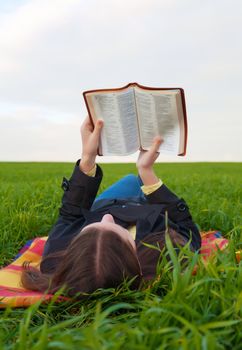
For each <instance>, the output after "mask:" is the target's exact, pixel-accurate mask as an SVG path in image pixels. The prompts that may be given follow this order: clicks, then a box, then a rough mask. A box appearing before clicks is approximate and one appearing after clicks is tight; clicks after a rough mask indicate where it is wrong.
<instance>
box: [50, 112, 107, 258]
mask: <svg viewBox="0 0 242 350" xmlns="http://www.w3.org/2000/svg"><path fill="white" fill-rule="evenodd" d="M102 125H103V122H102V121H98V122H97V123H96V125H95V127H94V128H93V127H92V125H91V123H90V120H89V118H86V119H85V121H84V123H83V124H82V127H81V137H82V145H83V147H82V158H81V160H78V161H77V163H76V165H75V168H74V171H73V173H72V176H71V178H70V179H69V180H67V179H66V178H64V179H63V182H62V188H63V189H64V194H63V197H62V206H61V208H60V215H59V218H58V220H57V222H56V223H55V225H54V226H53V228H52V230H51V231H50V233H49V237H48V240H47V242H46V244H45V249H44V255H45V256H46V255H47V254H50V253H53V252H56V251H59V250H63V249H65V248H66V246H67V244H68V243H69V242H70V240H71V239H72V238H73V236H74V234H76V233H78V230H80V227H81V226H82V224H83V223H84V221H85V218H84V215H83V209H90V207H91V205H92V203H93V201H94V199H95V197H96V194H97V192H98V189H99V185H100V183H101V180H102V170H101V168H100V167H99V166H97V170H96V174H95V176H94V177H91V176H88V175H87V174H86V173H88V172H90V170H91V169H92V168H93V167H94V166H95V159H96V155H97V149H98V145H99V137H100V132H101V128H102Z"/></svg>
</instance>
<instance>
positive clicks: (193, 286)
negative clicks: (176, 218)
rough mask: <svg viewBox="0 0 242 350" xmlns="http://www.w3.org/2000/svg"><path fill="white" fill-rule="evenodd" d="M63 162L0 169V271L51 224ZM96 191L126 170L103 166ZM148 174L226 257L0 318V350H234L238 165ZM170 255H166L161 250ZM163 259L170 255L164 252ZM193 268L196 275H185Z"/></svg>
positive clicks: (240, 328)
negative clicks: (213, 234)
mask: <svg viewBox="0 0 242 350" xmlns="http://www.w3.org/2000/svg"><path fill="white" fill-rule="evenodd" d="M72 167H73V165H72V164H69V163H0V179H1V181H0V197H1V204H0V242H1V244H0V247H1V250H0V265H1V266H3V265H5V264H7V263H8V262H10V261H11V258H13V256H14V255H15V254H16V253H17V251H18V250H19V248H20V247H21V246H22V245H24V243H25V242H26V241H27V240H28V239H30V238H33V237H35V236H43V235H46V234H47V233H48V231H49V229H50V227H51V226H52V224H53V223H54V222H55V220H56V218H57V215H58V208H59V205H60V199H61V195H62V190H61V188H60V184H61V181H62V177H63V176H66V177H69V176H70V174H71V171H72ZM102 168H103V170H104V174H105V175H104V179H103V182H102V185H101V188H100V191H102V190H103V189H105V188H106V187H107V186H109V185H110V184H111V183H113V182H114V181H116V180H118V179H119V178H120V177H122V176H123V175H125V174H127V173H132V172H135V166H134V165H133V164H112V165H108V164H105V165H103V166H102ZM156 170H157V174H158V175H159V176H160V177H161V178H162V179H163V181H164V182H165V183H166V184H167V185H168V186H169V187H170V188H171V189H172V190H173V191H174V192H176V193H177V194H178V195H179V196H181V197H183V198H184V199H185V200H186V201H187V202H188V204H189V207H190V211H191V212H192V214H193V218H194V221H195V222H196V223H197V224H198V225H199V227H200V228H201V230H209V229H216V230H220V231H221V232H222V233H223V235H224V236H226V237H227V238H229V239H230V245H229V249H228V251H227V252H226V253H225V252H222V253H218V254H217V256H216V260H214V261H213V262H211V263H209V264H208V265H207V266H204V265H203V264H202V263H201V261H200V257H198V256H197V255H196V254H195V255H191V256H190V257H189V259H190V265H189V266H190V267H189V268H187V269H186V270H185V271H181V268H180V263H179V261H180V258H181V257H179V258H178V259H177V258H176V256H174V258H173V265H174V269H173V270H171V267H170V264H169V263H167V262H166V260H165V259H164V261H162V263H161V269H162V277H161V279H160V281H159V282H158V283H156V284H154V285H153V286H152V288H150V289H149V290H146V291H140V292H131V291H129V290H128V289H127V288H126V287H125V286H123V287H122V288H120V289H119V290H116V291H112V290H108V291H105V292H104V291H100V292H97V293H96V297H95V298H90V299H88V300H85V301H84V302H79V303H75V304H74V303H70V302H66V303H65V304H61V305H57V304H54V303H52V304H49V305H34V306H33V307H31V308H29V309H15V310H10V309H7V310H2V311H0V349H4V350H5V349H16V350H17V349H18V350H26V349H27V350H28V349H35V350H38V349H39V350H40V349H41V350H42V349H53V350H55V349H56V350H57V349H58V350H59V349H60V350H61V349H71V350H72V349H95V350H96V349H132V350H135V349H137V350H138V349H139V350H142V349H171V350H173V349H188V350H193V349H204V350H205V349H209V350H210V349H233V350H239V349H241V348H242V345H241V344H242V319H241V316H242V264H241V263H240V264H238V263H237V262H236V259H235V256H234V251H235V250H236V249H241V201H240V198H241V175H242V165H241V164H240V163H190V164H180V163H179V164H157V165H156ZM169 249H172V248H169ZM171 255H172V251H171ZM194 264H198V273H197V274H196V275H195V276H193V275H192V273H191V272H192V268H193V266H194Z"/></svg>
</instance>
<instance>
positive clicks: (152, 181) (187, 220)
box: [136, 137, 201, 249]
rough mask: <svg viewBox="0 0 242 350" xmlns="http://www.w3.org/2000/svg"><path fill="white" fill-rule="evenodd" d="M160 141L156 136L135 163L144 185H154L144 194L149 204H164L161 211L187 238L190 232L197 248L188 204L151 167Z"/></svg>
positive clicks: (195, 230) (198, 243)
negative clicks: (151, 189) (147, 149)
mask: <svg viewBox="0 0 242 350" xmlns="http://www.w3.org/2000/svg"><path fill="white" fill-rule="evenodd" d="M161 142H162V139H161V138H160V137H156V138H155V139H154V141H153V144H152V146H151V148H150V150H149V151H141V152H140V154H139V157H138V160H137V163H136V166H137V169H138V173H139V176H140V178H141V180H142V182H143V184H144V186H152V185H154V187H155V190H154V191H151V192H150V193H149V194H148V195H146V198H147V200H148V202H149V203H150V204H162V205H163V206H164V209H163V212H164V213H165V212H167V213H168V217H169V219H170V220H171V221H172V222H174V223H176V224H177V225H178V226H179V228H180V231H181V232H183V233H184V235H186V236H187V238H188V239H189V237H190V233H192V244H193V246H194V248H195V249H199V248H200V246H201V237H200V233H199V231H198V228H197V226H196V225H195V223H194V222H193V220H192V216H191V214H190V212H189V207H188V205H187V204H186V202H185V201H184V199H182V198H179V197H178V196H177V195H176V194H175V193H173V192H172V191H171V190H170V189H169V188H168V187H167V186H165V185H164V184H163V183H162V182H161V180H159V179H158V177H157V175H156V174H155V171H154V169H153V165H154V162H155V161H156V159H157V158H158V156H159V153H158V149H159V147H160V144H161ZM159 181H160V185H159ZM156 184H157V185H158V186H157V185H156Z"/></svg>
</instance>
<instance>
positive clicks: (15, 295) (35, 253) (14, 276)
mask: <svg viewBox="0 0 242 350" xmlns="http://www.w3.org/2000/svg"><path fill="white" fill-rule="evenodd" d="M201 237H202V247H201V254H202V257H203V259H204V261H206V260H207V259H208V258H209V257H211V255H212V254H214V252H215V251H216V250H217V249H220V250H223V249H224V248H226V246H227V245H228V240H227V239H225V238H223V237H222V235H221V233H220V232H218V231H209V232H202V233H201ZM46 239H47V237H40V238H35V239H33V240H31V241H28V242H27V243H26V245H25V246H24V247H23V248H22V249H21V250H20V252H19V253H18V255H17V256H16V257H15V259H14V260H13V262H12V263H11V264H10V265H8V266H6V267H4V268H2V269H0V308H5V307H7V306H11V307H27V306H29V305H31V304H33V303H35V302H36V301H39V300H41V301H42V302H48V301H50V300H51V298H53V295H52V294H43V293H39V292H33V291H29V290H26V289H24V288H23V287H22V286H21V282H20V277H21V271H22V264H23V262H24V261H30V262H31V264H30V265H31V266H34V267H38V266H39V264H40V261H41V257H42V253H43V249H44V245H45V241H46ZM237 258H238V260H239V259H240V255H238V257H237Z"/></svg>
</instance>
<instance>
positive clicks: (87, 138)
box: [80, 116, 103, 172]
mask: <svg viewBox="0 0 242 350" xmlns="http://www.w3.org/2000/svg"><path fill="white" fill-rule="evenodd" d="M102 127H103V120H102V119H98V120H97V121H96V123H95V126H94V127H93V125H92V123H91V120H90V118H89V117H88V116H87V117H86V119H85V120H84V122H83V123H82V126H81V137H82V158H81V163H80V168H81V170H82V171H84V172H88V171H90V170H91V169H92V168H93V167H94V165H95V159H96V156H97V151H98V146H99V141H100V135H101V130H102Z"/></svg>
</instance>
